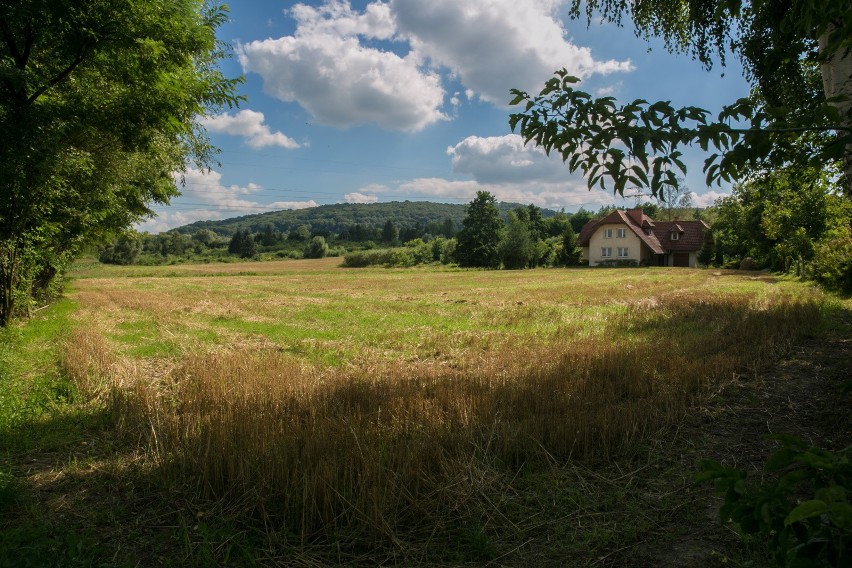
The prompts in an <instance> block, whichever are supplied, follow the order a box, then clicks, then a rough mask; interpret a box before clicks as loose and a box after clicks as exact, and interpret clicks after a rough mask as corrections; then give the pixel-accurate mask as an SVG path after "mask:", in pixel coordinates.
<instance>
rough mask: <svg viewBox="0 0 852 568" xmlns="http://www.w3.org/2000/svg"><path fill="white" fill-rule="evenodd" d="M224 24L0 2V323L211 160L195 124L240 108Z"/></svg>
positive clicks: (182, 13)
mask: <svg viewBox="0 0 852 568" xmlns="http://www.w3.org/2000/svg"><path fill="white" fill-rule="evenodd" d="M224 20H225V8H224V6H216V5H208V4H207V3H206V2H202V1H201V0H170V1H168V2H165V1H142V0H86V1H83V2H81V1H78V0H23V1H21V0H0V131H2V132H3V133H4V137H5V140H6V142H5V143H4V144H2V145H0V325H3V324H5V323H6V322H8V320H9V318H10V317H11V316H12V313H13V311H14V307H15V304H16V302H18V301H20V300H27V299H28V296H29V294H30V292H31V290H33V288H39V287H46V286H48V285H49V284H50V282H51V281H53V279H54V277H55V276H56V275H57V274H58V273H60V272H61V271H62V269H63V266H64V264H65V263H66V262H67V261H68V260H69V259H70V258H72V257H73V256H74V255H76V254H77V253H78V251H79V250H80V248H81V247H82V246H84V245H86V244H89V243H92V242H94V241H96V240H98V239H100V238H102V237H103V236H104V235H107V234H110V233H115V232H117V231H118V230H120V229H122V228H124V227H127V226H129V225H130V224H132V223H133V222H136V221H139V220H141V219H143V218H145V217H146V216H149V215H150V214H151V210H150V209H149V206H150V205H151V204H152V203H167V202H168V201H169V199H170V198H171V197H173V196H174V195H176V194H177V193H178V190H177V187H176V181H175V174H176V173H179V172H180V171H182V170H184V169H185V167H186V165H187V162H192V163H194V165H196V166H198V167H202V168H204V167H208V166H209V164H210V163H211V162H212V159H213V156H214V153H215V152H214V149H213V148H212V147H211V145H210V144H209V142H208V140H207V138H206V135H205V133H204V131H203V129H202V128H201V127H200V126H199V123H198V121H197V119H198V117H200V116H201V115H203V114H205V113H206V112H209V111H215V110H217V109H220V108H222V107H229V106H232V105H234V104H236V103H237V102H238V98H239V97H237V96H236V94H235V93H236V86H237V84H238V83H239V79H227V78H225V77H224V76H223V75H222V73H221V72H220V71H219V69H218V66H217V61H218V60H219V59H220V58H221V57H222V56H223V55H224V53H225V52H224V51H223V50H224V46H222V45H221V44H220V43H219V42H218V41H217V40H216V37H215V30H216V28H217V27H218V26H219V25H220V24H221V23H223V22H224ZM36 285H37V286H36Z"/></svg>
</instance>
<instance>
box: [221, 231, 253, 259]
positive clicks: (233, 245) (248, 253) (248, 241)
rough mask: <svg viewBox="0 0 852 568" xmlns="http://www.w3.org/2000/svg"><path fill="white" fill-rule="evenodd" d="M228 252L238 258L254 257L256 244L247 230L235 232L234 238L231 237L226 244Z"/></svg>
mask: <svg viewBox="0 0 852 568" xmlns="http://www.w3.org/2000/svg"><path fill="white" fill-rule="evenodd" d="M228 252H229V253H230V254H236V255H238V256H239V257H240V258H251V257H253V256H254V255H256V254H257V243H256V242H255V240H254V237H253V236H252V234H251V232H250V231H249V230H248V229H246V230H242V229H239V230H237V232H236V233H234V236H233V237H231V242H230V243H228Z"/></svg>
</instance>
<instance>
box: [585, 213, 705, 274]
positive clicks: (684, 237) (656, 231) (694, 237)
mask: <svg viewBox="0 0 852 568" xmlns="http://www.w3.org/2000/svg"><path fill="white" fill-rule="evenodd" d="M708 228H709V227H708V226H707V224H706V223H705V222H704V221H654V220H653V219H651V218H650V217H648V216H647V215H645V213H643V211H642V209H631V210H629V211H622V210H620V209H619V210H615V211H613V212H612V213H610V214H609V215H607V216H606V217H604V218H603V219H596V220H593V221H589V222H588V223H586V225H585V226H584V227H583V229H582V230H581V231H580V236H579V238H578V244H579V245H580V246H581V247H582V249H583V258H585V259H586V260H588V261H589V266H598V265H600V264H610V263H612V264H615V263H617V262H618V261H626V263H631V262H632V263H635V264H638V265H640V266H690V267H695V266H696V265H697V263H698V260H697V258H698V251H699V250H701V245H702V244H703V242H704V231H705V230H707V229H708Z"/></svg>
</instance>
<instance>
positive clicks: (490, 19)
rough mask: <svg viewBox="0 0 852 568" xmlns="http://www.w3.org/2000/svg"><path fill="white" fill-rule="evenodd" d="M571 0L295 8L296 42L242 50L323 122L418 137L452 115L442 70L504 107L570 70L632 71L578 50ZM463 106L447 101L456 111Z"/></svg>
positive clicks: (245, 60)
mask: <svg viewBox="0 0 852 568" xmlns="http://www.w3.org/2000/svg"><path fill="white" fill-rule="evenodd" d="M564 4H565V0H465V1H464V2H459V1H458V0H430V1H429V2H426V1H423V0H389V1H388V2H382V1H375V2H372V3H369V4H367V5H366V7H365V8H364V10H363V11H359V10H353V9H352V7H351V5H350V3H349V2H348V1H347V0H328V1H327V2H325V3H323V4H321V5H319V6H313V5H307V4H296V5H295V6H293V7H292V8H291V9H290V10H289V11H288V13H289V15H290V16H291V17H292V18H293V19H294V20H295V22H296V30H295V32H294V33H293V35H290V36H285V37H279V38H270V39H266V40H262V41H252V42H250V43H247V44H241V45H238V46H237V53H238V56H239V60H240V63H241V64H242V66H243V70H244V71H245V72H246V73H257V74H259V75H260V76H261V77H262V78H263V88H264V91H265V92H266V93H268V94H270V95H271V96H273V97H276V98H278V99H280V100H282V101H286V102H297V103H298V104H299V105H301V106H302V108H304V109H305V110H306V111H307V112H308V113H309V114H310V115H311V116H312V117H313V120H315V121H316V122H318V123H321V124H327V125H331V126H335V127H338V128H348V127H351V126H355V125H360V124H372V123H374V124H378V125H379V126H381V127H383V128H385V129H389V130H402V131H418V130H421V129H423V128H425V127H426V126H428V125H430V124H434V123H435V122H438V121H442V120H449V119H450V117H449V116H448V115H447V113H446V112H444V110H443V105H444V103H445V101H444V99H445V95H446V93H445V90H444V87H443V85H442V81H441V76H440V75H439V72H441V73H443V72H446V73H447V75H448V76H449V77H451V78H453V79H455V80H458V81H459V82H460V83H461V84H462V87H463V89H464V93H465V95H466V96H467V99H468V100H474V98H478V99H480V100H484V101H488V102H491V103H493V104H496V105H499V106H505V105H506V103H507V102H508V100H509V98H510V95H509V90H510V89H511V88H513V87H516V88H521V89H525V90H528V91H532V92H537V91H538V90H539V89H540V88H541V86H542V85H543V84H544V81H545V80H547V79H548V78H549V77H550V76H551V75H552V74H553V72H554V71H555V70H557V69H560V68H562V67H565V68H567V69H568V71H569V72H571V73H572V74H574V75H577V76H580V77H588V76H590V75H593V74H608V73H613V72H623V71H630V70H631V69H632V68H633V66H632V64H631V63H630V61H615V60H608V61H599V60H596V59H595V58H594V57H593V56H592V53H591V51H590V50H589V49H588V48H586V47H580V46H577V45H575V44H573V43H572V42H571V41H570V40H569V39H568V38H567V37H566V33H565V29H564V27H563V25H562V22H561V20H560V16H559V10H560V9H561V8H563V7H564V6H563V5H564ZM459 102H460V99H459V97H458V95H451V96H450V97H449V100H448V101H447V103H448V104H449V105H450V106H451V107H452V108H453V109H455V108H457V107H458V105H459Z"/></svg>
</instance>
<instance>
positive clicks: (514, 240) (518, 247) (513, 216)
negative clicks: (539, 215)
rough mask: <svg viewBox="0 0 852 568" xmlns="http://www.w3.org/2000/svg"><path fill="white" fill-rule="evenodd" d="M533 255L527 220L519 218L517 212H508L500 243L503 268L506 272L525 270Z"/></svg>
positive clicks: (532, 242)
mask: <svg viewBox="0 0 852 568" xmlns="http://www.w3.org/2000/svg"><path fill="white" fill-rule="evenodd" d="M520 211H526V210H525V209H521V210H520ZM525 221H526V222H525ZM534 253H535V244H534V241H533V239H532V236H531V234H530V229H529V219H528V218H527V219H526V220H524V219H522V218H519V216H518V212H516V211H510V212H509V224H508V228H507V229H506V234H505V235H504V237H503V240H502V241H501V242H500V256H501V258H502V259H503V267H504V268H506V269H507V270H518V269H521V268H526V267H527V266H529V264H530V262H531V261H532V260H533V255H534Z"/></svg>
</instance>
